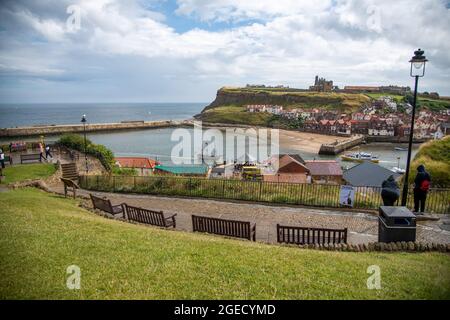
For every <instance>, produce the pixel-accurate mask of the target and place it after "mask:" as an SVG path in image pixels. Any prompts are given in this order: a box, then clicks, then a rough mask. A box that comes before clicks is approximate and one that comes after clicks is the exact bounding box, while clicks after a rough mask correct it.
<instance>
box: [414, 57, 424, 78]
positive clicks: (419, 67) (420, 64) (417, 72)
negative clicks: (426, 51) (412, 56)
mask: <svg viewBox="0 0 450 320" xmlns="http://www.w3.org/2000/svg"><path fill="white" fill-rule="evenodd" d="M424 74H425V61H412V62H411V76H412V77H416V76H418V77H423V75H424Z"/></svg>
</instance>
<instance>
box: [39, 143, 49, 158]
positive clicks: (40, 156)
mask: <svg viewBox="0 0 450 320" xmlns="http://www.w3.org/2000/svg"><path fill="white" fill-rule="evenodd" d="M42 159H45V160H47V158H46V157H44V146H43V145H42V143H41V142H39V160H42Z"/></svg>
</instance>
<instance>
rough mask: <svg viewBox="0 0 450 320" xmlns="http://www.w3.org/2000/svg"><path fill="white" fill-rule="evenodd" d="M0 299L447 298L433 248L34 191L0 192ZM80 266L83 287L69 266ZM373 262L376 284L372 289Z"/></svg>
mask: <svg viewBox="0 0 450 320" xmlns="http://www.w3.org/2000/svg"><path fill="white" fill-rule="evenodd" d="M0 201H1V203H2V205H1V206H0V233H1V234H2V237H1V238H0V299H12V298H18V299H24V298H28V299H43V298H49V299H99V298H100V299H137V298H144V299H177V298H180V299H206V298H212V299H218V298H221V299H245V298H249V299H271V298H274V299H311V298H323V299H328V298H338V299H349V298H401V299H415V298H420V299H426V298H438V299H448V298H450V274H449V270H450V258H449V256H448V255H444V254H439V253H420V254H417V253H415V254H414V253H391V254H388V253H347V252H327V251H325V252H324V251H314V250H301V249H296V248H288V247H278V246H270V245H265V244H259V243H251V242H247V241H238V240H231V239H224V238H221V237H215V236H208V235H201V234H192V233H185V232H176V231H167V230H161V229H157V228H151V227H145V226H139V225H132V224H128V223H125V222H119V221H114V220H109V219H105V218H102V217H99V216H96V215H94V214H92V213H89V212H87V211H86V210H84V209H82V208H80V207H78V206H77V203H76V202H75V201H74V200H70V199H64V198H61V197H59V196H55V195H50V194H47V193H44V192H42V191H38V190H35V189H21V190H15V191H8V192H3V193H0ZM69 265H78V266H79V267H80V268H81V290H68V289H67V288H66V277H67V274H66V269H67V267H68V266H69ZM370 265H379V266H380V268H381V277H382V282H381V283H382V289H381V290H368V289H367V287H366V280H367V277H368V274H367V273H366V270H367V267H368V266H370Z"/></svg>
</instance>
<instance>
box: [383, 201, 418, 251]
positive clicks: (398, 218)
mask: <svg viewBox="0 0 450 320" xmlns="http://www.w3.org/2000/svg"><path fill="white" fill-rule="evenodd" d="M378 241H379V242H397V241H413V242H414V241H416V216H415V215H414V214H413V213H412V212H411V211H409V210H408V209H407V208H406V207H389V206H381V207H380V210H379V216H378Z"/></svg>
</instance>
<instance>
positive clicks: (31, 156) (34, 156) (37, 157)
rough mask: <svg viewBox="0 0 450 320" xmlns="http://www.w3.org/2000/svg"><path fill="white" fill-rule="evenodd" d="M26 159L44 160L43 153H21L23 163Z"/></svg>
mask: <svg viewBox="0 0 450 320" xmlns="http://www.w3.org/2000/svg"><path fill="white" fill-rule="evenodd" d="M26 161H39V162H42V159H41V155H40V154H39V153H30V154H21V155H20V163H21V164H22V163H24V162H26Z"/></svg>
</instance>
